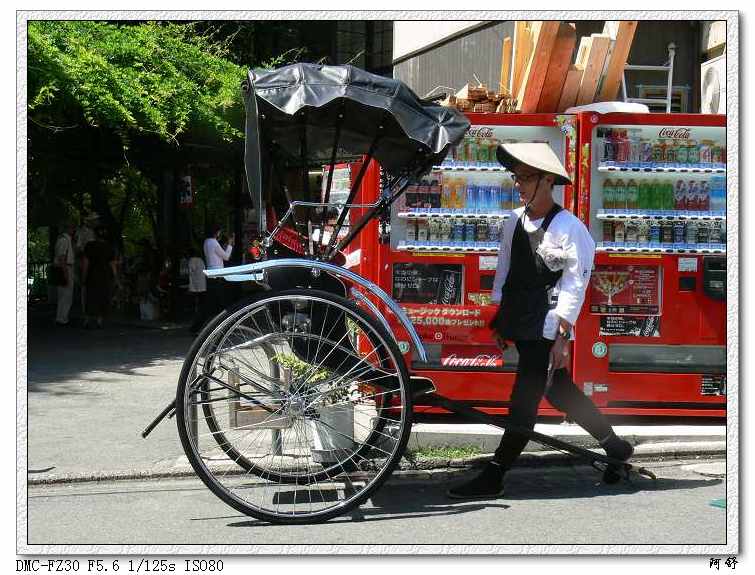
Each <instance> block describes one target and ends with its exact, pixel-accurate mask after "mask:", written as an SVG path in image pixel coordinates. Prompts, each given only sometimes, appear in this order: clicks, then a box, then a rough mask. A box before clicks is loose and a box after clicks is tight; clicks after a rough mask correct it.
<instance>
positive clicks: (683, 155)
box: [676, 141, 689, 164]
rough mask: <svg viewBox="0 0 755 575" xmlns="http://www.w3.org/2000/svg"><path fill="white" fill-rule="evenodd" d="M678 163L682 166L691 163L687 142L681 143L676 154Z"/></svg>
mask: <svg viewBox="0 0 755 575" xmlns="http://www.w3.org/2000/svg"><path fill="white" fill-rule="evenodd" d="M676 161H677V162H679V163H680V164H686V163H688V162H689V154H688V148H687V142H686V141H682V142H680V144H679V146H678V148H677V152H676Z"/></svg>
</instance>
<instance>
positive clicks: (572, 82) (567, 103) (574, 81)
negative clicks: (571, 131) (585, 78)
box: [556, 64, 584, 112]
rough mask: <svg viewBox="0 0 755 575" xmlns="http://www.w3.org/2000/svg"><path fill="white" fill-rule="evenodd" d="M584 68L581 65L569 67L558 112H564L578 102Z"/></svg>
mask: <svg viewBox="0 0 755 575" xmlns="http://www.w3.org/2000/svg"><path fill="white" fill-rule="evenodd" d="M583 73H584V68H582V66H579V65H576V64H575V65H573V66H570V67H569V70H568V71H567V72H566V80H564V87H563V89H562V90H561V98H560V99H559V101H558V107H557V108H556V111H557V112H563V111H564V110H566V109H567V108H571V107H572V106H573V105H574V102H575V101H576V100H577V92H579V85H580V84H581V83H582V74H583Z"/></svg>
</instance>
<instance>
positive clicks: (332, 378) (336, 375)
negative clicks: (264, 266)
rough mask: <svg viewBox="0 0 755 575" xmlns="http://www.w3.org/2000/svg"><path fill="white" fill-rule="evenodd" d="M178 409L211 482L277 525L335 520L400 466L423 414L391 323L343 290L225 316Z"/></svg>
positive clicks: (302, 294) (208, 333) (208, 335)
mask: <svg viewBox="0 0 755 575" xmlns="http://www.w3.org/2000/svg"><path fill="white" fill-rule="evenodd" d="M202 374H211V375H212V377H207V376H205V377H202ZM218 382H222V383H223V385H218ZM234 389H237V390H238V392H236V393H234ZM176 405H177V417H176V419H177V424H178V431H179V435H180V437H181V442H182V444H183V447H184V450H185V452H186V455H187V457H188V459H189V462H190V463H191V465H192V467H193V468H194V470H195V471H196V472H197V474H198V475H199V477H200V478H201V479H202V480H203V481H204V483H205V484H206V485H207V486H208V487H209V488H210V490H211V491H213V493H215V494H216V495H217V496H218V497H220V498H221V499H223V500H224V501H225V502H226V503H228V504H229V505H231V506H233V507H234V508H236V509H238V510H239V511H242V512H243V513H246V514H248V515H251V516H253V517H256V518H258V519H262V520H266V521H270V522H275V523H310V522H316V521H325V520H327V519H330V518H332V517H335V516H337V515H341V514H343V513H346V512H347V511H348V510H349V509H352V508H353V507H356V506H357V505H360V504H361V503H362V502H364V501H365V500H366V499H367V498H368V497H369V495H370V494H371V493H372V492H373V491H374V490H375V489H377V488H378V487H379V486H380V484H381V483H382V482H383V481H385V479H387V477H388V476H389V475H390V473H391V471H392V470H393V469H394V468H395V466H396V465H397V464H398V461H399V459H400V458H401V455H402V453H403V451H404V448H405V446H406V442H407V440H408V438H409V431H410V427H411V410H412V406H411V396H410V393H409V377H408V373H407V369H406V365H405V363H404V360H403V357H402V355H401V353H400V352H399V350H398V348H397V345H396V343H395V341H394V340H393V338H392V337H391V336H390V335H389V334H388V333H387V332H386V331H385V329H384V328H383V326H382V325H381V324H380V323H379V322H378V321H376V320H375V318H374V317H373V316H371V315H370V314H369V313H367V312H366V311H365V310H363V309H361V308H359V307H358V306H357V305H356V304H355V303H353V302H351V301H349V300H347V299H345V298H343V297H341V296H337V295H334V294H332V293H329V292H323V291H317V290H303V289H297V290H288V291H284V292H277V293H276V292H268V293H266V294H264V295H262V296H260V297H258V298H256V299H254V300H252V301H249V302H245V303H243V304H241V305H238V306H236V307H235V308H233V309H231V310H227V311H225V312H223V313H222V314H220V315H219V316H218V317H217V318H215V319H214V320H213V321H212V322H211V323H210V324H209V325H208V326H207V327H206V328H205V329H204V330H203V332H202V334H200V336H199V337H198V338H197V340H196V342H195V343H194V345H193V347H192V349H191V351H190V353H189V355H188V356H187V359H186V361H185V363H184V367H183V370H182V372H181V377H180V380H179V385H178V390H177V404H176Z"/></svg>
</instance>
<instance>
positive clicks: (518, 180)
mask: <svg viewBox="0 0 755 575" xmlns="http://www.w3.org/2000/svg"><path fill="white" fill-rule="evenodd" d="M540 176H542V174H541V173H540V172H535V173H534V174H522V175H519V174H514V173H512V174H511V179H512V180H514V183H515V184H526V183H527V182H531V181H532V180H534V179H535V178H539V177H540Z"/></svg>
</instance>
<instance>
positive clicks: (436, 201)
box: [430, 180, 441, 210]
mask: <svg viewBox="0 0 755 575" xmlns="http://www.w3.org/2000/svg"><path fill="white" fill-rule="evenodd" d="M440 195H441V187H440V184H439V183H438V180H433V183H432V185H431V186H430V207H431V208H433V209H436V210H437V209H438V208H440Z"/></svg>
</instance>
